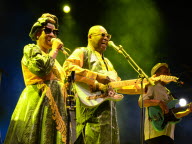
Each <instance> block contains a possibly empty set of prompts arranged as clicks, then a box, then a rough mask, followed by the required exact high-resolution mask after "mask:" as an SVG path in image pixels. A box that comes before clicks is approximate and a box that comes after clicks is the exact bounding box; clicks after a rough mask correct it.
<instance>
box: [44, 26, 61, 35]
mask: <svg viewBox="0 0 192 144" xmlns="http://www.w3.org/2000/svg"><path fill="white" fill-rule="evenodd" d="M43 31H44V32H45V34H50V33H51V32H52V33H53V34H54V35H58V34H59V30H57V29H54V30H52V29H50V28H47V27H45V28H43Z"/></svg>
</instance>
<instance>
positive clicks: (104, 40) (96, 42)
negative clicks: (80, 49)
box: [90, 27, 111, 53]
mask: <svg viewBox="0 0 192 144" xmlns="http://www.w3.org/2000/svg"><path fill="white" fill-rule="evenodd" d="M110 38H111V36H110V35H109V34H108V33H107V31H106V30H105V29H104V28H103V27H100V28H99V29H96V30H95V31H94V32H93V33H92V34H91V35H90V39H91V45H92V46H93V47H94V49H95V50H96V51H98V52H99V53H103V52H104V51H105V50H106V48H107V45H108V41H109V40H110Z"/></svg>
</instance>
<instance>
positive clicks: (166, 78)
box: [150, 75, 179, 83]
mask: <svg viewBox="0 0 192 144" xmlns="http://www.w3.org/2000/svg"><path fill="white" fill-rule="evenodd" d="M150 79H151V80H152V81H154V82H157V81H161V82H165V83H170V82H177V81H178V79H179V78H177V77H176V76H168V75H160V76H155V75H154V76H152V77H150Z"/></svg>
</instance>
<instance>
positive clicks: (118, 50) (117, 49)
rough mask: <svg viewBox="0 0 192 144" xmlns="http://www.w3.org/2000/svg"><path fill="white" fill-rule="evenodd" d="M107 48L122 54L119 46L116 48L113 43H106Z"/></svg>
mask: <svg viewBox="0 0 192 144" xmlns="http://www.w3.org/2000/svg"><path fill="white" fill-rule="evenodd" d="M108 46H109V47H112V48H113V49H114V50H116V51H117V52H118V53H120V54H122V51H121V46H116V45H115V44H114V42H113V41H109V42H108Z"/></svg>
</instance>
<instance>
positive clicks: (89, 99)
mask: <svg viewBox="0 0 192 144" xmlns="http://www.w3.org/2000/svg"><path fill="white" fill-rule="evenodd" d="M74 86H75V91H76V93H77V95H78V97H79V99H80V101H81V102H82V103H83V104H84V105H85V106H86V107H95V106H98V105H99V104H101V103H102V102H104V101H106V100H112V101H120V100H122V99H123V95H120V94H118V96H117V95H116V96H114V97H113V96H104V95H103V94H102V92H101V91H97V92H91V91H90V88H89V85H87V84H86V83H82V82H75V84H74Z"/></svg>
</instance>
